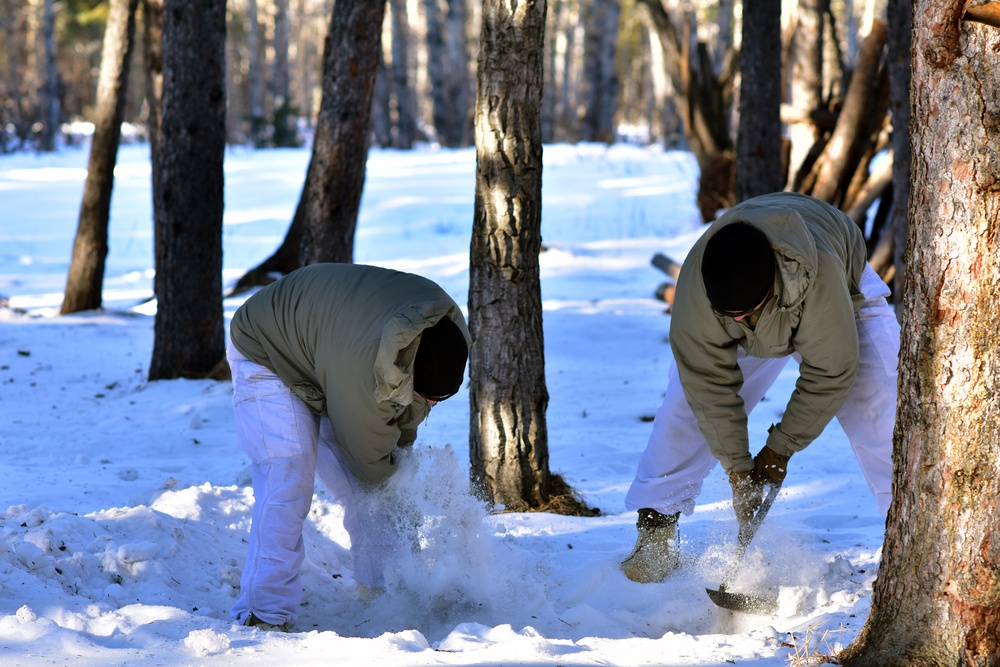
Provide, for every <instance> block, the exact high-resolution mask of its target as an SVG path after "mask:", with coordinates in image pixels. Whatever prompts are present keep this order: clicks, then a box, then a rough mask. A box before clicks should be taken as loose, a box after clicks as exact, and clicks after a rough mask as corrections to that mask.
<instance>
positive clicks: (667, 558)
mask: <svg viewBox="0 0 1000 667" xmlns="http://www.w3.org/2000/svg"><path fill="white" fill-rule="evenodd" d="M680 516H681V513H680V512H678V513H676V514H660V513H659V512H657V511H656V510H653V509H649V508H644V509H641V510H639V520H638V521H637V522H636V528H637V529H638V531H639V537H638V538H637V539H636V541H635V547H634V548H633V549H632V553H630V554H629V555H628V558H626V559H625V560H623V561H622V572H624V573H625V576H626V577H628V578H629V579H631V580H632V581H635V582H638V583H640V584H650V583H654V582H657V581H663V580H664V579H666V578H667V575H669V574H670V573H671V572H673V571H674V570H676V569H677V568H678V567H679V566H680V563H681V556H680V546H679V544H678V540H677V520H678V519H679V518H680Z"/></svg>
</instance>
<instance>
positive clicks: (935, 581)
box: [844, 0, 1000, 667]
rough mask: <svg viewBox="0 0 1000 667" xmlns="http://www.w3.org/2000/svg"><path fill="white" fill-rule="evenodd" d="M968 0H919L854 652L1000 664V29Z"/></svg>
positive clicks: (889, 658)
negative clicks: (891, 326)
mask: <svg viewBox="0 0 1000 667" xmlns="http://www.w3.org/2000/svg"><path fill="white" fill-rule="evenodd" d="M964 6H965V3H964V2H959V1H958V0H950V1H948V2H942V1H941V0H916V1H915V2H914V3H913V14H912V17H913V50H912V51H913V59H912V65H913V80H912V107H911V111H912V126H911V145H912V148H913V157H914V160H913V165H912V167H913V181H912V189H911V194H910V202H909V204H910V206H909V208H910V215H911V221H910V222H911V224H910V230H909V239H908V241H909V246H908V253H909V264H908V268H907V273H906V286H905V289H904V296H905V298H904V307H905V310H904V312H903V331H904V335H903V341H902V349H901V364H900V373H899V383H900V384H899V386H900V397H899V400H900V403H899V412H898V419H897V425H896V433H895V438H894V440H895V443H894V445H895V453H894V464H895V473H894V480H893V490H894V498H893V504H892V507H891V508H890V511H889V519H888V524H887V532H886V539H885V547H884V551H883V557H882V564H881V568H880V570H879V576H878V580H877V582H876V584H875V590H874V595H873V600H872V610H871V613H870V615H869V618H868V621H867V624H866V626H865V628H864V630H863V631H862V634H861V636H860V637H859V638H858V640H857V641H856V642H855V643H854V644H852V645H851V646H850V647H849V648H848V650H847V651H846V652H845V655H844V658H846V659H847V662H846V663H845V664H851V665H880V666H881V667H893V666H895V665H900V666H902V665H907V666H912V665H942V666H943V665H948V666H952V665H998V664H1000V537H998V533H997V516H998V515H1000V430H998V428H997V424H998V423H1000V346H998V344H997V341H1000V318H998V317H997V304H998V303H1000V247H998V241H1000V121H998V119H1000V68H998V67H997V63H996V53H997V51H998V50H1000V29H997V28H994V27H986V26H984V25H981V24H978V23H972V22H970V21H968V20H966V21H963V20H962V17H963V14H962V12H963V8H964ZM994 7H995V4H994ZM966 18H968V16H967V17H966Z"/></svg>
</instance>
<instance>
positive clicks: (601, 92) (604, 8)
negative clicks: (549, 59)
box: [582, 0, 621, 144]
mask: <svg viewBox="0 0 1000 667" xmlns="http://www.w3.org/2000/svg"><path fill="white" fill-rule="evenodd" d="M620 16H621V7H620V4H619V1H618V0H592V3H591V6H590V13H589V17H588V18H589V20H588V21H587V33H586V36H585V37H584V47H583V62H584V65H583V71H584V74H583V76H584V85H585V86H586V91H587V93H586V95H587V98H586V109H585V111H584V115H583V137H582V138H583V140H584V141H601V142H604V143H606V144H613V143H614V142H615V138H616V134H617V133H616V132H615V112H616V111H617V104H618V74H617V72H616V71H615V53H616V51H617V47H618V21H619V17H620Z"/></svg>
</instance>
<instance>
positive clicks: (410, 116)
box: [388, 0, 417, 150]
mask: <svg viewBox="0 0 1000 667" xmlns="http://www.w3.org/2000/svg"><path fill="white" fill-rule="evenodd" d="M388 2H389V8H390V10H391V15H392V91H393V93H395V98H396V140H395V141H394V142H393V147H395V148H401V149H403V150H410V149H412V148H413V140H414V138H415V136H416V129H417V122H416V118H415V112H416V103H415V102H414V101H413V86H412V84H411V82H410V21H409V18H408V17H407V13H406V0H388Z"/></svg>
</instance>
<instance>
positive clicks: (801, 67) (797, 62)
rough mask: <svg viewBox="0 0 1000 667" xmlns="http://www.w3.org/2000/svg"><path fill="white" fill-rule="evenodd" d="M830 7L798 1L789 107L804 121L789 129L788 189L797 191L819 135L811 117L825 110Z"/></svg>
mask: <svg viewBox="0 0 1000 667" xmlns="http://www.w3.org/2000/svg"><path fill="white" fill-rule="evenodd" d="M828 6H829V0H799V3H798V11H797V13H796V17H795V30H794V33H793V34H792V39H791V44H790V45H789V51H788V67H787V69H788V79H789V104H790V105H791V106H792V107H793V108H794V109H795V110H796V111H797V112H798V113H797V114H796V116H798V117H799V118H801V120H797V121H795V122H791V123H789V125H788V133H789V137H790V140H791V153H790V155H789V159H788V185H789V188H790V189H792V190H798V188H799V184H800V183H801V179H802V177H803V176H804V174H800V169H801V167H802V165H803V164H805V162H806V159H807V156H808V155H809V152H810V151H811V150H812V147H813V144H815V143H816V140H817V138H818V137H819V134H820V133H819V132H818V130H817V128H816V126H815V125H814V124H813V123H812V122H811V121H810V120H809V114H810V113H812V112H813V111H815V110H817V109H821V108H823V34H824V30H823V15H824V12H825V11H826V7H828Z"/></svg>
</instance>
